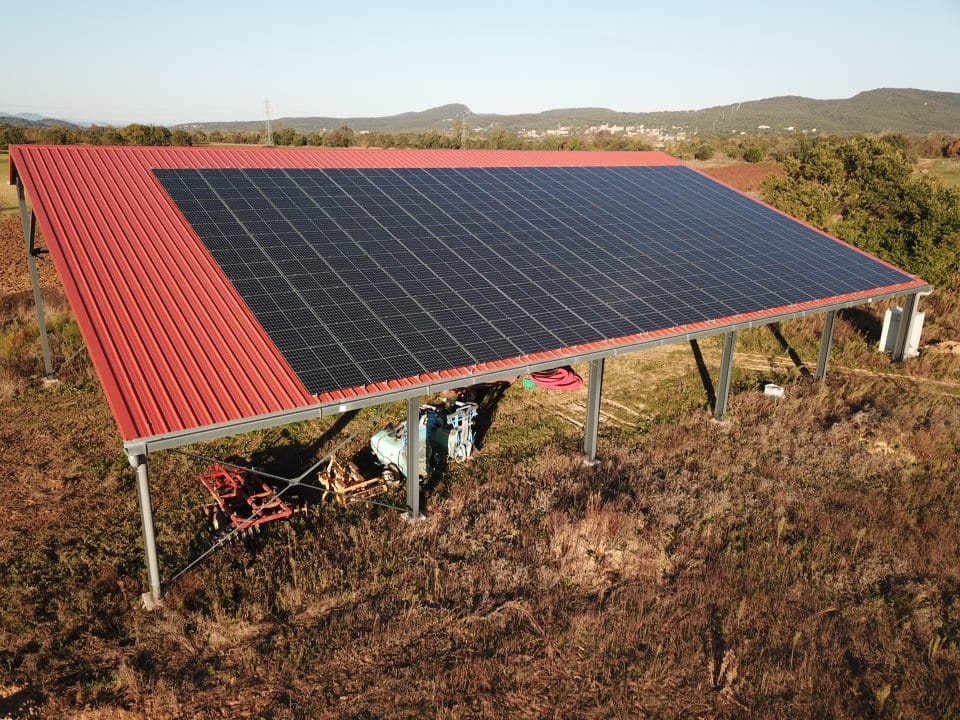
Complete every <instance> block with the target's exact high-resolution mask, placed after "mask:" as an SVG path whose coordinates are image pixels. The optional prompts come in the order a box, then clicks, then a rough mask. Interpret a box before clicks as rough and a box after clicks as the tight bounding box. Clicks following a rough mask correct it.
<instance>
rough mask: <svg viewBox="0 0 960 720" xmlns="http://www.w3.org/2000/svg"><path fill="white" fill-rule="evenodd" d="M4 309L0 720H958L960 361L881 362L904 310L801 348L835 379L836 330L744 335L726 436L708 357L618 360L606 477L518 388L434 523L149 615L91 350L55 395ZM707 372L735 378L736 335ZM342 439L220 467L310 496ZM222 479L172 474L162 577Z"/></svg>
mask: <svg viewBox="0 0 960 720" xmlns="http://www.w3.org/2000/svg"><path fill="white" fill-rule="evenodd" d="M50 297H51V299H50V300H49V301H48V302H49V307H48V315H49V316H50V319H51V329H52V330H53V332H52V334H53V336H54V338H55V341H54V342H55V345H56V346H57V347H58V348H60V349H59V350H58V353H59V355H58V357H64V352H63V349H64V348H65V347H66V346H67V344H68V340H69V338H70V333H71V332H72V331H71V330H69V328H70V322H71V321H70V319H69V316H68V315H66V313H65V311H64V309H63V305H62V302H61V301H58V300H57V299H56V297H55V296H54V295H51V296H50ZM925 307H926V308H927V309H928V312H929V314H930V324H929V328H928V332H929V333H930V334H929V335H928V336H925V337H926V341H932V340H934V339H936V340H939V341H941V342H942V341H945V340H948V339H950V338H951V337H952V338H954V339H956V337H957V336H956V335H955V334H953V333H955V329H956V327H957V317H958V309H957V308H958V307H960V302H958V299H957V297H956V295H951V294H949V293H944V294H941V295H940V296H934V297H933V298H931V299H930V301H928V303H927V304H926V305H925ZM4 308H5V309H4V315H3V328H4V334H3V338H4V343H5V345H4V348H6V349H5V350H4V355H3V357H4V358H5V360H4V362H5V363H6V364H5V365H4V368H6V375H5V377H7V378H10V379H11V380H10V382H13V383H14V384H15V387H13V388H11V389H10V390H9V391H8V394H7V395H6V396H4V397H2V398H0V412H2V413H3V415H4V417H5V422H4V423H3V425H0V433H2V441H0V468H2V472H0V490H2V492H3V497H4V502H3V503H2V505H0V687H2V688H3V691H2V693H0V717H2V716H3V715H4V714H6V715H10V716H11V717H24V716H30V714H31V713H32V714H33V716H39V717H74V718H90V719H94V718H97V719H101V718H123V719H126V718H134V717H142V718H157V719H163V718H184V717H224V716H231V717H232V716H238V717H263V718H277V719H280V718H366V719H370V718H414V717H416V718H421V717H430V718H477V717H510V718H514V717H518V718H525V717H529V718H544V717H564V718H566V717H577V718H619V717H623V718H628V717H629V718H635V717H664V718H687V717H716V718H725V717H729V718H740V717H758V718H767V717H797V718H823V717H831V718H834V717H836V718H844V717H850V718H854V717H856V718H860V717H910V718H924V717H928V718H943V717H957V716H960V702H958V698H957V694H956V688H957V687H960V565H958V563H957V558H958V557H960V509H958V508H960V474H958V471H957V467H960V403H958V402H957V399H956V397H954V394H955V393H957V392H960V391H958V390H957V387H958V384H960V356H954V355H949V354H945V353H934V352H925V353H924V354H923V355H922V356H921V357H920V358H917V359H914V360H911V361H908V362H907V363H905V364H904V365H903V366H902V367H900V368H891V367H890V366H889V363H888V360H887V359H886V358H885V357H884V356H881V355H880V354H879V353H876V352H875V351H874V350H873V349H871V346H870V344H869V342H868V340H869V339H870V333H871V332H873V330H872V327H873V324H875V321H876V317H877V314H878V313H879V312H880V310H881V309H882V308H879V307H878V308H876V309H875V310H874V311H873V313H872V314H871V315H870V316H868V317H861V316H854V315H850V314H847V315H844V316H841V317H840V319H839V320H838V323H837V329H836V346H835V348H836V349H835V352H834V357H833V359H832V364H831V373H830V376H829V378H828V382H827V383H826V384H818V383H814V382H812V381H809V380H806V379H804V378H803V377H801V375H800V372H799V371H798V370H797V369H796V368H795V367H794V365H793V363H792V361H791V359H790V355H789V352H790V350H793V351H794V352H795V353H797V354H798V355H799V357H800V358H801V359H802V360H805V361H806V362H807V363H808V364H810V362H811V361H813V360H815V357H816V354H815V350H816V342H817V339H818V334H819V321H818V320H815V319H805V320H799V321H794V322H791V323H785V324H784V325H783V326H782V327H781V328H779V333H780V335H779V337H778V336H777V335H775V334H774V333H773V332H771V330H770V329H760V330H756V331H751V332H748V333H741V335H740V339H739V343H738V352H737V363H738V370H737V372H736V374H735V386H736V389H737V392H736V393H735V394H734V396H733V398H732V400H731V409H732V421H731V422H730V423H729V424H726V425H716V424H714V423H712V422H710V420H709V404H708V402H707V394H706V392H705V390H704V387H703V384H702V383H701V380H700V378H699V375H698V373H697V370H696V367H695V364H694V362H693V360H692V354H691V352H690V349H689V347H687V346H675V347H671V348H663V349H659V350H655V351H650V352H647V353H641V354H638V355H635V356H633V357H625V358H616V359H614V360H611V361H608V363H607V375H606V380H605V383H604V393H605V398H604V404H603V408H604V412H605V417H604V421H603V423H602V435H601V443H600V454H601V457H602V460H603V462H602V464H601V466H600V467H599V468H597V469H590V468H586V467H584V466H583V464H582V461H581V456H580V443H581V439H582V431H581V430H580V429H579V428H578V427H577V426H576V425H575V424H574V422H571V420H572V421H577V420H578V419H580V420H581V421H582V412H583V403H584V401H585V391H584V390H581V391H579V392H577V393H569V394H562V393H550V392H547V391H543V390H523V389H521V388H520V387H519V386H513V387H511V388H510V389H508V390H507V391H506V392H505V393H504V394H503V397H502V399H501V400H500V402H499V404H498V405H496V407H495V408H494V407H492V406H489V407H487V408H486V410H487V412H491V411H494V410H495V413H494V415H493V418H492V423H491V425H490V430H489V432H488V434H487V435H486V437H485V439H484V443H483V447H482V449H481V450H480V452H478V454H477V455H476V456H475V457H474V459H473V460H472V461H471V462H470V463H468V464H465V465H461V466H457V467H454V468H451V469H450V471H449V472H447V473H446V474H445V475H444V476H443V477H441V478H440V480H439V481H438V482H437V484H436V485H435V486H433V487H431V488H430V489H429V491H428V493H427V495H426V501H427V511H428V513H429V519H428V520H427V521H426V522H423V523H421V524H417V525H413V526H409V525H405V524H403V523H401V522H399V520H398V518H397V517H396V513H394V512H392V511H389V510H386V509H381V508H369V507H361V508H352V509H348V510H343V509H333V508H329V509H323V510H321V511H318V512H314V513H310V514H304V515H298V516H296V517H295V518H294V520H293V521H291V522H289V523H287V524H284V525H280V526H277V527H275V528H274V529H273V530H272V531H271V532H269V533H267V534H266V535H264V536H261V537H259V538H257V539H255V540H252V541H250V542H249V544H247V545H238V546H231V547H227V548H225V549H223V550H222V551H220V552H218V553H217V554H215V555H214V556H212V558H211V559H210V560H209V561H208V562H207V563H205V564H203V565H201V566H200V567H199V568H198V569H197V570H195V571H193V572H191V573H189V574H188V575H186V576H184V578H182V579H181V580H180V581H179V582H177V583H176V584H174V585H172V586H171V587H170V588H169V595H168V596H167V598H166V604H165V607H164V609H162V610H160V611H158V612H154V613H146V612H144V611H142V610H141V609H139V604H138V598H139V592H140V591H141V589H142V584H143V580H142V575H143V570H142V559H141V552H142V551H141V540H140V529H139V523H138V521H137V510H136V499H135V493H134V490H133V484H132V482H131V474H130V470H129V468H128V467H127V465H126V462H125V460H124V458H123V457H122V455H121V454H120V453H119V447H118V446H119V443H118V442H117V438H116V432H115V430H114V428H113V422H112V420H111V418H110V415H109V411H108V410H107V408H106V405H105V403H104V400H103V397H102V395H101V393H100V390H99V386H98V385H97V384H96V383H95V382H90V381H89V379H88V375H86V374H85V373H89V366H88V365H87V361H86V358H85V356H84V355H83V354H82V353H81V356H80V357H79V358H78V359H77V361H75V362H77V368H76V370H75V371H76V372H77V373H78V375H77V376H75V377H72V378H71V379H68V380H67V381H65V382H63V383H61V384H60V386H59V387H56V388H53V389H50V390H41V389H40V388H39V386H38V383H37V380H36V378H35V375H36V372H37V365H36V357H37V356H38V352H37V348H36V345H35V337H34V336H32V335H31V334H30V329H29V328H30V323H31V322H32V315H31V309H30V307H29V302H28V301H27V300H26V299H22V298H19V299H18V298H17V297H13V296H11V298H10V299H9V300H8V301H7V303H6V305H5V306H4ZM934 336H936V337H934ZM784 343H786V345H787V348H786V349H785V348H784ZM701 351H702V353H703V355H704V357H705V359H706V362H707V364H708V366H709V367H710V369H711V370H713V371H714V373H715V368H716V359H717V357H718V355H719V348H718V346H717V343H716V340H715V339H714V340H711V341H705V342H703V343H701ZM750 368H753V369H750ZM31 376H33V378H31ZM762 378H766V379H773V380H776V381H781V380H782V381H783V382H784V383H786V384H787V396H786V398H784V399H783V400H779V401H778V400H775V399H773V398H769V397H766V396H764V395H762V394H761V393H760V392H758V391H757V387H758V384H759V381H760V379H762ZM370 412H371V411H367V412H365V413H362V414H360V416H358V417H356V418H354V419H352V420H350V422H349V423H347V424H346V425H345V426H343V427H342V428H340V429H341V430H342V432H344V433H347V434H350V433H352V432H353V431H355V430H356V429H357V428H359V427H360V426H361V425H363V424H364V423H365V422H366V421H367V419H368V418H369V417H370ZM402 412H403V411H402V408H400V407H398V408H395V409H393V410H391V413H389V414H388V418H389V419H399V418H400V417H401V416H402ZM334 422H335V420H332V419H328V420H324V421H317V422H315V423H305V424H301V425H296V426H291V427H289V428H283V429H276V430H272V431H269V432H264V433H259V434H254V435H248V436H243V437H240V438H236V439H235V440H232V441H229V442H227V441H221V442H218V443H212V444H210V445H208V446H206V447H205V448H204V450H205V451H208V452H211V453H213V454H218V455H221V456H224V455H229V454H231V453H238V454H241V455H243V456H245V457H250V458H254V462H255V463H256V464H258V465H260V466H262V467H266V468H268V469H273V470H276V471H278V472H280V473H281V474H286V475H292V474H294V473H295V472H296V471H297V470H299V469H301V468H303V467H304V466H306V465H307V464H308V463H309V462H310V459H311V458H313V457H316V456H317V455H320V454H322V452H323V450H324V449H325V448H327V447H329V446H330V445H331V443H332V442H333V440H332V439H331V437H330V436H329V432H328V431H330V430H331V429H332V427H333V424H334ZM386 422H388V419H387V418H385V419H384V420H383V423H386ZM363 445H364V438H362V437H360V438H357V439H356V440H355V441H354V443H353V444H352V445H351V447H350V448H348V449H347V452H349V453H361V451H362V449H363ZM200 468H201V466H200V465H198V464H197V463H194V462H193V461H191V460H188V459H186V458H184V457H182V456H179V455H175V454H170V453H167V454H159V455H156V456H155V457H153V458H152V469H153V473H154V474H153V484H154V501H155V505H156V515H157V520H158V533H159V540H160V547H161V564H162V567H163V569H164V572H165V573H166V574H167V575H168V576H169V574H170V573H172V572H173V571H174V570H175V569H177V568H179V567H182V566H183V565H184V564H185V563H187V562H188V561H189V560H190V559H191V558H192V557H194V556H195V555H196V554H197V553H198V552H199V551H200V550H201V549H203V548H204V547H206V546H207V544H208V542H209V536H208V534H207V530H206V527H205V524H204V522H203V521H202V519H201V517H200V515H199V513H198V512H197V509H198V507H199V506H200V505H201V504H202V503H203V502H204V497H203V495H202V493H201V489H200V487H199V484H198V483H197V481H196V476H197V474H198V473H199V472H200ZM395 500H396V501H398V502H399V501H400V498H399V497H398V498H395Z"/></svg>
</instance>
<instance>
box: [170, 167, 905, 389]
mask: <svg viewBox="0 0 960 720" xmlns="http://www.w3.org/2000/svg"><path fill="white" fill-rule="evenodd" d="M154 173H155V175H156V177H157V179H158V180H159V181H160V182H161V184H162V185H163V186H164V188H165V189H166V190H167V192H168V194H169V195H170V197H171V199H172V200H173V201H174V203H175V204H176V205H177V207H178V208H179V209H180V210H181V212H182V213H183V214H184V217H185V219H186V220H187V221H188V222H189V223H190V224H191V226H192V227H193V228H194V230H195V231H196V233H197V235H198V236H199V237H200V239H201V240H202V241H203V242H204V243H205V244H206V246H207V248H208V249H209V250H210V252H211V254H212V255H213V257H214V259H216V260H217V262H218V263H220V265H221V267H222V268H223V270H224V273H225V274H226V275H227V277H228V278H229V279H230V280H231V282H233V284H234V287H235V288H236V289H237V292H238V293H239V294H240V296H241V297H242V298H243V299H244V300H245V302H246V303H247V305H248V306H249V307H250V309H251V311H252V312H253V313H254V314H255V315H256V317H257V318H258V319H259V321H260V323H261V325H263V327H264V330H265V331H266V332H267V333H268V334H269V335H270V337H271V338H272V339H273V341H274V342H275V343H276V345H277V347H278V348H279V350H280V351H281V353H283V354H284V356H285V358H286V359H287V361H288V362H289V363H290V365H291V367H292V368H293V369H294V370H295V371H296V372H297V374H298V375H299V377H300V378H301V380H302V381H303V382H304V384H305V385H306V386H307V388H309V389H310V390H311V392H314V393H321V392H324V391H330V390H337V389H343V388H347V387H353V386H356V385H362V384H367V383H373V382H382V381H387V380H392V379H397V378H402V377H409V376H411V375H415V374H418V373H423V372H427V371H437V370H444V369H449V368H454V367H463V366H469V365H472V364H474V363H482V362H489V361H494V360H504V359H510V358H515V357H519V356H521V355H524V354H527V353H533V352H540V351H544V350H555V349H562V348H564V347H567V346H570V345H576V344H581V343H587V342H593V341H598V340H615V339H616V338H619V337H624V336H627V335H632V334H635V333H638V332H646V331H651V330H657V329H665V328H672V327H678V326H682V325H685V324H690V323H695V322H700V321H702V320H708V319H722V318H724V317H727V316H730V315H733V314H738V313H746V312H755V311H762V310H769V309H772V308H776V307H780V306H785V305H791V304H794V303H798V302H805V301H809V300H816V299H823V298H828V297H832V296H836V295H843V294H846V293H852V292H858V291H866V290H870V289H874V288H878V287H885V286H889V285H895V284H898V283H902V282H905V281H907V280H910V279H911V276H909V275H906V274H905V273H903V272H901V271H898V270H896V269H894V268H890V267H888V266H886V265H884V264H882V263H880V262H877V261H876V260H874V259H872V258H870V257H867V256H865V255H863V254H861V253H859V252H857V251H855V250H853V249H851V248H849V247H847V246H845V245H843V244H842V243H839V242H837V241H835V240H832V239H830V238H828V237H826V236H824V235H823V234H821V233H819V232H816V231H814V230H812V229H810V228H808V227H807V226H805V225H803V224H802V223H799V222H796V221H794V220H792V219H790V218H787V217H785V216H783V215H781V214H779V213H777V212H775V211H773V210H771V209H769V208H767V207H765V206H763V205H761V204H759V203H756V202H754V201H752V200H750V199H749V198H747V197H745V196H743V195H741V194H739V193H737V192H734V191H732V190H730V189H728V188H726V187H724V186H722V185H720V184H718V183H715V182H713V181H711V180H710V179H709V178H706V177H705V176H703V175H701V174H699V173H697V172H695V171H693V170H690V169H689V168H685V167H581V168H577V167H570V168H564V167H550V168H443V169H426V168H424V169H390V168H378V169H360V170H333V169H328V170H320V169H316V170H310V169H305V170H304V169H299V170H298V169H253V170H250V169H248V170H239V169H237V170H232V169H228V170H178V169H175V170H155V171H154Z"/></svg>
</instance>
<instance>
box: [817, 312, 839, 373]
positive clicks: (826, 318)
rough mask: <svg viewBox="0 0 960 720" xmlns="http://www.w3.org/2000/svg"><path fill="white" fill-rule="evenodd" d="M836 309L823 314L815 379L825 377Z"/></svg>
mask: <svg viewBox="0 0 960 720" xmlns="http://www.w3.org/2000/svg"><path fill="white" fill-rule="evenodd" d="M836 319H837V311H836V310H831V311H830V312H828V313H824V315H823V332H821V333H820V355H819V356H818V357H817V374H816V379H817V380H823V379H824V378H825V377H827V362H829V360H830V346H831V345H832V344H833V324H834V322H835V321H836Z"/></svg>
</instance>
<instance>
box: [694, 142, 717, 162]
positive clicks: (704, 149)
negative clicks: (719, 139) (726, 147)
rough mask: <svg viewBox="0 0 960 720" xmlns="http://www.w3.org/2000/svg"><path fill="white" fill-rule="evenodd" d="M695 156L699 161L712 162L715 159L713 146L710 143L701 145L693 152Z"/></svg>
mask: <svg viewBox="0 0 960 720" xmlns="http://www.w3.org/2000/svg"><path fill="white" fill-rule="evenodd" d="M693 156H694V157H695V158H696V159H697V160H710V159H711V158H712V157H713V146H712V145H710V144H709V143H705V142H704V143H700V144H699V145H697V147H696V149H695V150H694V151H693Z"/></svg>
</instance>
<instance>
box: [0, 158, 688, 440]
mask: <svg viewBox="0 0 960 720" xmlns="http://www.w3.org/2000/svg"><path fill="white" fill-rule="evenodd" d="M10 159H11V164H10V178H11V181H15V179H16V178H20V179H21V180H22V182H23V184H24V186H25V188H26V191H27V195H28V197H29V199H30V201H31V203H32V205H33V209H34V211H35V212H36V215H37V219H38V222H39V225H40V228H41V229H42V231H43V233H44V237H45V239H46V244H47V247H48V248H49V250H50V256H51V257H52V258H53V262H54V264H55V266H56V268H57V271H58V272H59V274H60V277H61V279H62V280H63V285H64V290H65V291H66V294H67V297H68V298H69V301H70V305H71V307H72V309H73V311H74V313H75V315H76V317H77V321H78V323H79V325H80V329H81V332H82V333H83V336H84V339H85V341H86V343H87V347H88V349H89V352H90V356H91V358H92V359H93V363H94V366H95V368H96V371H97V373H98V375H99V377H100V380H101V382H102V384H103V387H104V391H105V393H106V396H107V399H108V401H109V403H110V406H111V408H112V410H113V413H114V416H115V418H116V420H117V425H118V426H119V429H120V433H121V435H122V436H123V439H124V440H125V441H128V442H129V441H134V440H139V439H143V438H148V437H156V436H163V435H167V434H172V433H177V432H179V431H183V430H189V429H192V428H200V427H206V426H211V425H217V424H222V423H226V424H229V423H235V422H237V421H240V420H243V419H246V418H253V417H257V416H262V415H268V414H271V413H282V412H285V411H291V410H296V409H298V408H309V407H311V406H316V405H318V404H322V403H330V402H334V401H337V400H338V399H341V398H356V397H359V396H363V395H365V394H372V393H377V392H382V391H384V390H387V389H389V388H390V387H404V386H411V385H416V384H420V383H428V382H430V381H431V380H432V379H434V380H435V379H436V378H437V377H440V376H441V375H440V374H438V373H431V374H430V375H427V376H424V377H421V378H404V379H398V381H397V383H396V384H393V383H388V384H386V387H382V386H377V387H369V388H352V389H344V390H343V391H342V392H337V393H328V394H325V395H324V396H320V397H315V396H312V395H310V394H309V393H308V392H307V390H306V388H304V386H303V384H302V383H301V382H300V380H299V379H298V378H297V376H296V375H295V374H294V372H293V370H292V369H291V368H290V367H289V365H288V364H287V363H286V361H285V360H284V358H283V357H282V356H281V355H280V353H279V351H278V350H277V348H276V347H275V346H274V344H273V343H272V342H271V341H270V339H269V338H268V337H267V335H266V334H265V333H264V331H263V329H262V328H261V327H260V325H259V323H258V322H257V321H256V319H255V318H254V317H253V315H252V314H251V312H250V310H249V309H248V308H247V306H246V305H245V304H244V303H243V301H242V300H241V299H240V297H239V296H238V295H237V293H236V291H235V290H234V289H233V286H232V285H231V284H230V283H229V281H228V280H227V279H226V277H225V276H224V274H223V272H222V271H221V270H220V268H219V266H218V265H217V264H216V262H215V261H214V260H213V258H212V257H211V256H210V254H209V252H208V251H207V250H206V248H205V247H204V246H203V244H202V243H201V242H200V241H199V239H198V238H197V237H196V234H195V233H194V232H193V230H192V229H191V228H190V226H189V225H188V224H187V223H186V221H185V220H184V219H183V216H182V215H181V214H180V213H179V211H178V210H177V209H176V207H175V206H174V205H173V203H172V202H171V201H170V199H169V197H168V196H167V194H166V193H165V192H164V191H163V189H162V188H161V186H160V184H159V183H158V182H157V181H156V179H155V178H154V176H153V175H152V173H151V169H152V168H370V167H398V168H399V167H520V166H527V167H536V166H541V167H548V166H611V165H679V164H681V163H679V161H677V160H675V159H674V158H671V157H669V156H668V155H665V154H663V153H657V152H647V153H633V152H576V153H574V152H550V151H542V152H541V151H496V150H364V149H329V148H324V149H306V148H159V147H80V146H67V147H65V146H12V147H11V148H10ZM618 344H622V343H620V342H619V341H618V342H617V343H607V344H605V345H604V346H612V345H618ZM591 347H592V346H591ZM568 351H569V349H568V350H567V351H558V352H557V353H556V355H557V356H559V355H561V354H563V352H568ZM543 355H544V357H543V359H547V358H549V357H550V356H551V355H553V354H552V353H548V354H543ZM538 358H539V356H538ZM531 361H532V358H518V359H516V360H515V361H507V362H502V363H495V364H491V365H490V366H489V367H487V366H484V367H476V368H462V369H459V370H456V371H452V372H451V373H446V374H444V375H443V377H448V376H449V377H458V376H460V377H466V376H469V375H470V374H472V373H475V372H480V371H483V370H487V369H494V368H497V367H507V366H510V365H511V364H514V365H520V364H523V363H527V362H531Z"/></svg>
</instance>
